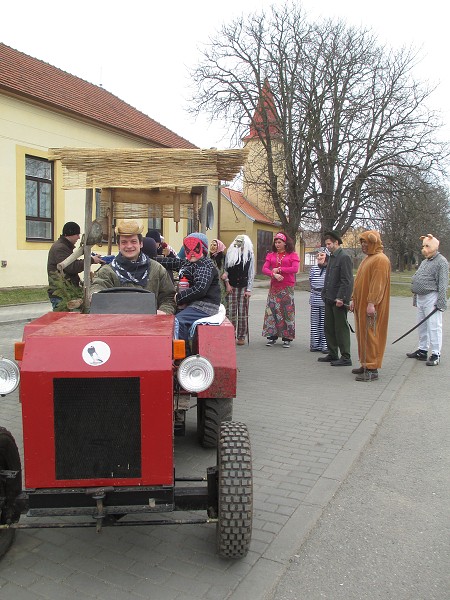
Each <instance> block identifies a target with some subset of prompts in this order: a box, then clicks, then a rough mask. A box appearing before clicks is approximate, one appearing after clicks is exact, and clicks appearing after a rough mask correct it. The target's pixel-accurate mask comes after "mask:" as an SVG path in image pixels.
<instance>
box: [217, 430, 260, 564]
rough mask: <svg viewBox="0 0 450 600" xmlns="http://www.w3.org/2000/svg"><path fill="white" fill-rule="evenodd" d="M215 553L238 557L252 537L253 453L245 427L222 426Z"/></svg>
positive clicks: (219, 448)
mask: <svg viewBox="0 0 450 600" xmlns="http://www.w3.org/2000/svg"><path fill="white" fill-rule="evenodd" d="M217 477H218V482H217V484H218V485H217V488H218V489H217V493H218V521H217V550H218V553H219V554H220V556H223V557H226V558H241V557H243V556H245V555H246V554H247V552H248V549H249V546H250V541H251V537H252V518H253V475H252V453H251V447H250V439H249V435H248V430H247V427H246V425H244V424H243V423H236V422H234V421H229V422H225V423H222V425H221V427H220V433H219V442H218V447H217Z"/></svg>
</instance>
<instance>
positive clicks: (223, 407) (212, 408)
mask: <svg viewBox="0 0 450 600" xmlns="http://www.w3.org/2000/svg"><path fill="white" fill-rule="evenodd" d="M232 418H233V398H197V437H198V441H199V442H200V444H201V445H202V446H203V447H204V448H217V441H218V438H219V429H220V425H221V423H223V421H231V419H232Z"/></svg>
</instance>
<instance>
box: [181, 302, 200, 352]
mask: <svg viewBox="0 0 450 600" xmlns="http://www.w3.org/2000/svg"><path fill="white" fill-rule="evenodd" d="M207 316H208V313H205V312H204V311H203V310H199V309H198V308H192V307H190V306H187V307H186V308H183V310H180V312H179V313H178V314H177V315H176V316H175V333H174V337H175V339H177V340H185V342H186V350H187V349H188V348H189V330H190V328H191V325H192V323H193V322H194V321H196V320H197V319H203V317H207Z"/></svg>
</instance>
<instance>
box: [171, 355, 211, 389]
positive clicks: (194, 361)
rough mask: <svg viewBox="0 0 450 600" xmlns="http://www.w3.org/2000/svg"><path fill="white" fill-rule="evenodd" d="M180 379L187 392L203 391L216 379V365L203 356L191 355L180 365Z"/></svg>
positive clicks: (178, 373)
mask: <svg viewBox="0 0 450 600" xmlns="http://www.w3.org/2000/svg"><path fill="white" fill-rule="evenodd" d="M177 377H178V381H179V383H180V385H181V387H182V388H183V389H185V390H186V391H187V392H203V391H204V390H207V389H208V388H209V386H210V385H211V384H212V382H213V379H214V367H213V366H212V364H211V363H210V362H209V360H207V359H206V358H204V357H203V356H189V357H188V358H186V359H184V360H183V362H182V363H181V364H180V366H179V367H178V372H177Z"/></svg>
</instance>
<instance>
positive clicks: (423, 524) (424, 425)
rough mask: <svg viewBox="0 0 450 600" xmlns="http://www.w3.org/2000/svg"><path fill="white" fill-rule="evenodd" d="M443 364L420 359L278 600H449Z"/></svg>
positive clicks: (447, 419)
mask: <svg viewBox="0 0 450 600" xmlns="http://www.w3.org/2000/svg"><path fill="white" fill-rule="evenodd" d="M441 366H442V365H441ZM441 366H440V367H438V368H436V369H435V368H432V369H431V368H427V367H426V366H425V365H424V364H423V363H419V362H417V361H415V364H414V367H413V369H412V371H411V373H410V375H409V377H408V379H407V381H406V382H405V384H404V385H403V387H402V389H401V391H400V393H399V395H398V396H397V397H396V398H395V400H394V401H393V403H392V406H391V407H390V409H389V412H388V414H387V416H386V417H385V419H384V421H383V423H382V424H381V426H380V428H379V430H378V431H377V433H376V435H375V437H374V438H373V439H372V441H371V442H370V444H369V445H368V446H367V447H366V449H365V451H364V452H363V454H362V456H361V458H360V460H359V461H358V462H357V464H356V465H355V468H354V470H353V471H352V473H351V474H350V475H349V477H348V479H347V480H346V481H345V482H344V483H343V485H342V486H341V488H340V489H339V490H338V492H337V493H336V496H335V497H334V498H333V500H332V501H331V502H330V504H329V506H328V507H327V508H326V509H325V511H324V514H323V516H322V517H321V519H320V520H319V522H318V525H317V527H316V528H315V529H314V531H313V532H312V533H311V535H310V537H309V538H308V539H307V541H306V542H305V544H304V545H303V546H302V547H301V549H299V550H298V552H297V553H296V554H295V556H294V557H293V560H292V562H291V566H290V567H289V570H288V571H287V573H286V574H285V575H284V576H283V578H282V580H281V582H280V583H279V585H278V587H277V589H276V591H275V592H274V594H273V595H271V596H270V598H271V600H300V599H308V600H319V599H320V600H322V599H329V600H340V599H343V600H344V599H345V600H361V599H368V600H375V599H390V598H395V599H396V600H448V598H449V597H450V568H449V565H450V538H449V532H450V511H449V498H450V476H449V474H450V436H449V434H448V432H449V431H450V410H449V392H448V390H449V387H450V373H449V371H448V369H445V368H444V369H442V368H441Z"/></svg>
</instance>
